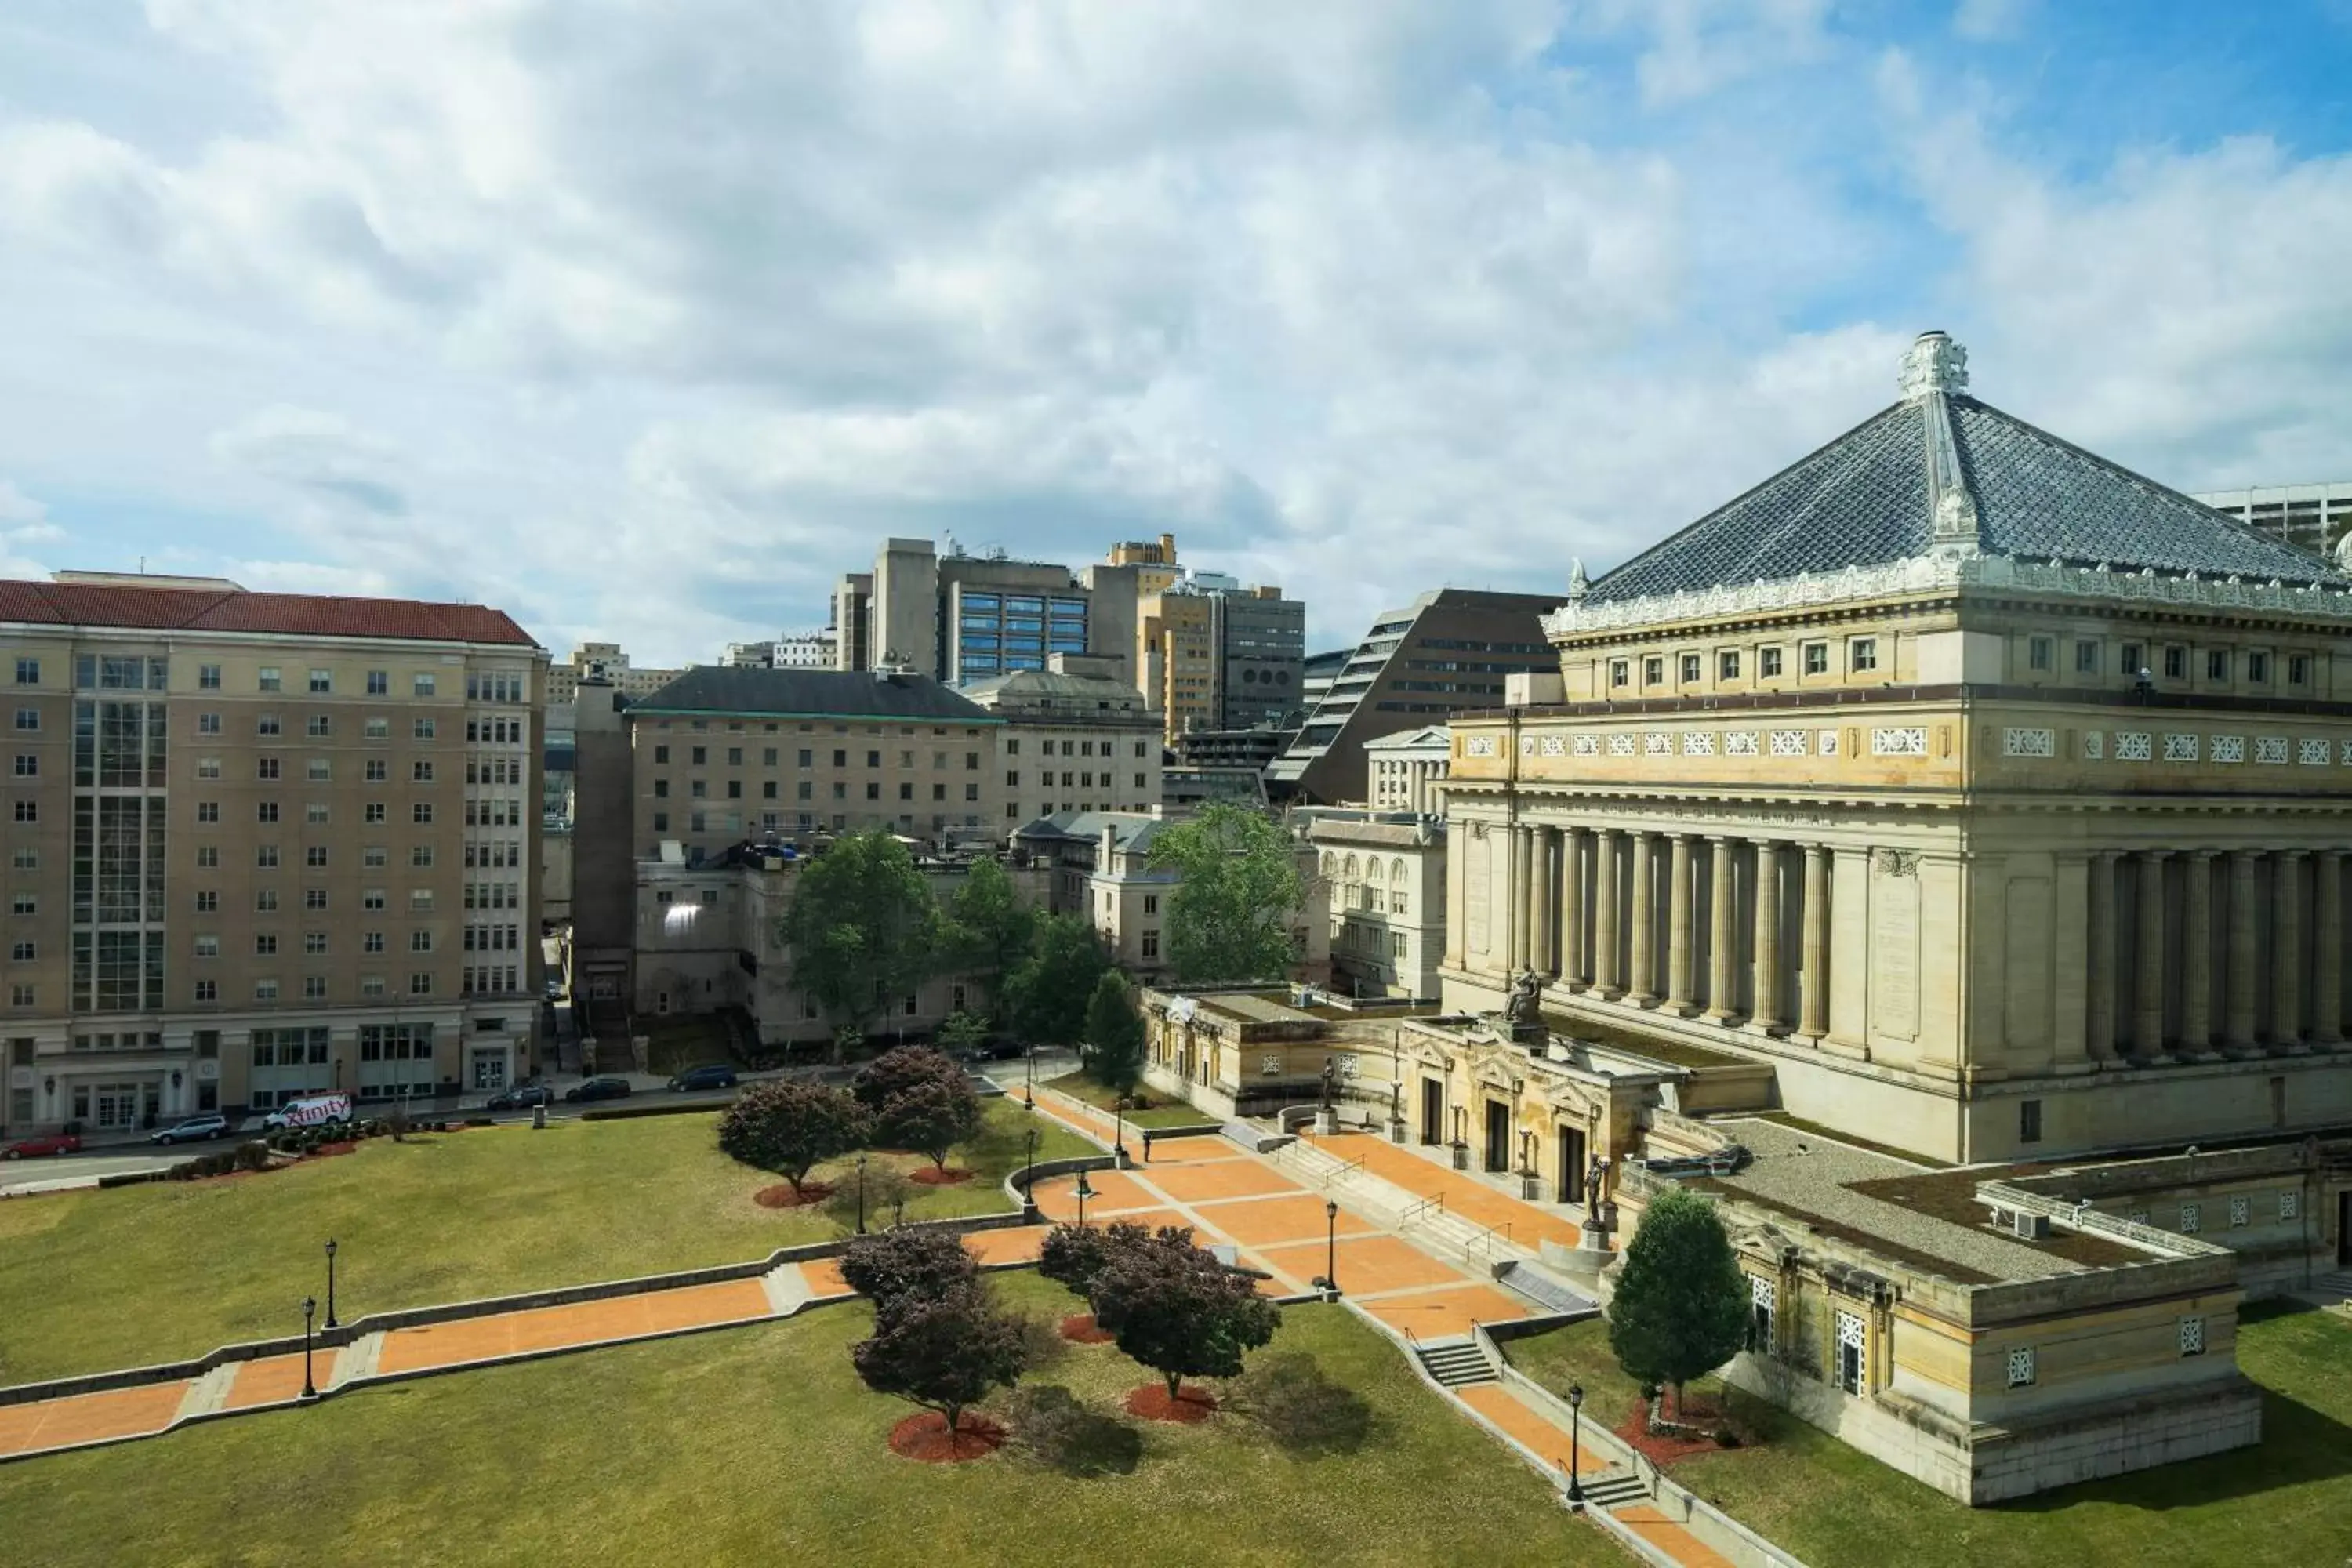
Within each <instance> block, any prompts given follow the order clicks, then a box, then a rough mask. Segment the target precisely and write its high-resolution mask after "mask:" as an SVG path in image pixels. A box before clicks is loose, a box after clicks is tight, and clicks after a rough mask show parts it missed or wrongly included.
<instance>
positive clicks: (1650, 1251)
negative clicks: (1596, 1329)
mask: <svg viewBox="0 0 2352 1568" xmlns="http://www.w3.org/2000/svg"><path fill="white" fill-rule="evenodd" d="M1747 1339H1748V1288H1747V1282H1746V1281H1745V1280H1744V1279H1742V1278H1741V1276H1740V1272H1739V1264H1738V1259H1737V1258H1734V1257H1733V1255H1732V1251H1731V1238H1730V1237H1728V1236H1727V1235H1725V1234H1724V1229H1723V1221H1722V1220H1720V1219H1718V1218H1717V1216H1716V1212H1715V1205H1712V1204H1710V1203H1708V1202H1707V1201H1706V1199H1705V1198H1702V1197H1700V1196H1699V1195H1698V1194H1696V1193H1694V1192H1691V1191H1689V1190H1688V1189H1686V1188H1684V1187H1678V1186H1677V1187H1668V1188H1667V1189H1666V1190H1665V1191H1664V1192H1662V1193H1660V1194H1658V1195H1657V1196H1656V1197H1654V1198H1653V1199H1651V1200H1650V1205H1649V1207H1648V1208H1646V1209H1644V1210H1643V1213H1642V1224H1641V1228H1640V1229H1638V1230H1636V1231H1635V1232H1634V1233H1633V1242H1632V1244H1631V1245H1630V1246H1628V1247H1626V1249H1625V1261H1624V1263H1623V1264H1622V1266H1621V1271H1620V1273H1619V1276H1618V1279H1617V1294H1616V1297H1615V1299H1614V1300H1612V1301H1611V1302H1610V1304H1609V1348H1610V1349H1611V1350H1612V1352H1615V1353H1616V1356H1617V1364H1618V1365H1620V1366H1622V1367H1623V1368H1624V1369H1625V1372H1626V1374H1627V1375H1628V1376H1630V1377H1633V1378H1634V1379H1635V1380H1636V1381H1638V1382H1641V1383H1643V1384H1665V1385H1667V1386H1670V1387H1672V1388H1673V1389H1674V1391H1675V1414H1676V1415H1680V1414H1681V1413H1682V1406H1683V1384H1685V1383H1687V1382H1689V1381H1690V1380H1691V1379H1692V1378H1694V1377H1703V1376H1705V1375H1706V1373H1710V1372H1713V1371H1714V1370H1715V1369H1716V1368H1717V1367H1719V1366H1721V1365H1722V1364H1723V1363H1725V1362H1727V1361H1729V1360H1730V1359H1731V1358H1732V1357H1733V1356H1735V1355H1737V1354H1738V1353H1739V1352H1740V1350H1741V1348H1742V1347H1743V1346H1744V1345H1745V1344H1746V1343H1747Z"/></svg>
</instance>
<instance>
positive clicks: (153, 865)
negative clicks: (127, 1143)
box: [0, 573, 548, 1131]
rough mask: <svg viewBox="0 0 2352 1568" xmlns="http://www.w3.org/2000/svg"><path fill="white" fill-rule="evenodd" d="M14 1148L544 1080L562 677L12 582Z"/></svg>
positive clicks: (504, 663) (381, 605)
mask: <svg viewBox="0 0 2352 1568" xmlns="http://www.w3.org/2000/svg"><path fill="white" fill-rule="evenodd" d="M0 644H5V653H0V671H5V679H7V680H8V681H9V688H8V689H9V692H10V694H11V696H12V698H13V700H12V701H11V702H10V703H9V704H8V706H9V708H10V710H11V721H10V730H9V735H10V739H11V741H12V742H13V744H12V746H11V748H10V750H11V752H13V754H14V762H13V765H12V767H11V770H10V773H9V775H8V778H7V786H8V787H7V794H8V796H9V805H8V811H9V830H8V864H7V867H6V869H5V878H6V897H7V900H8V901H7V905H6V910H5V920H6V926H7V942H8V954H7V960H8V962H7V965H6V973H5V978H0V985H5V993H0V1004H5V1006H0V1037H5V1058H6V1066H7V1079H6V1083H7V1094H6V1099H5V1102H0V1107H5V1122H6V1124H7V1126H8V1127H9V1129H10V1130H11V1131H15V1130H17V1129H21V1128H24V1127H26V1126H54V1125H57V1124H59V1123H63V1122H68V1121H73V1122H79V1123H80V1124H81V1125H82V1126H83V1127H84V1128H86V1129H90V1130H94V1131H111V1130H121V1129H131V1128H137V1127H142V1126H146V1125H149V1124H151V1123H152V1122H154V1121H159V1120H163V1119H166V1118H171V1117H175V1116H180V1115H184V1114H190V1113H194V1112H198V1111H204V1110H220V1111H223V1112H225V1113H228V1114H231V1115H236V1114H241V1113H242V1112H243V1111H244V1110H246V1109H247V1108H254V1109H259V1108H262V1107H267V1106H271V1105H275V1104H278V1103H279V1102H281V1101H282V1100H287V1099H290V1098H293V1097H295V1096H298V1095H300V1094H305V1093H313V1092H318V1091H322V1090H334V1089H343V1090H351V1091H353V1092H355V1093H356V1094H357V1095H358V1096H359V1098H360V1099H361V1100H393V1099H410V1098H416V1097H429V1096H434V1095H437V1094H454V1093H457V1092H458V1091H459V1090H460V1089H463V1090H467V1091H473V1090H479V1089H497V1088H500V1087H503V1086H504V1085H506V1084H508V1083H509V1082H511V1081H513V1080H514V1079H517V1078H520V1076H521V1075H522V1074H524V1073H525V1072H527V1071H529V1070H530V1067H531V1064H532V1049H531V1042H532V1030H533V1023H534V1018H535V1016H536V1012H537V1008H536V1005H535V998H536V995H537V992H538V986H539V976H538V970H539V962H540V961H539V942H538V936H539V909H540V888H539V885H538V877H539V872H538V868H539V864H540V855H539V836H540V823H541V784H540V768H541V762H540V743H541V722H542V721H541V712H542V708H541V703H542V699H543V696H544V690H545V686H546V677H547V668H548V666H547V655H546V652H545V650H543V649H542V648H541V647H538V646H537V645H536V644H535V643H533V642H532V640H531V638H530V637H529V636H528V635H527V634H525V633H524V632H523V630H522V629H521V628H520V626H517V625H516V624H515V623H514V621H513V620H511V619H510V618H509V617H508V616H506V615H504V614H502V613H501V612H499V611H497V610H494V609H488V608H485V607H483V606H481V605H443V604H425V603H420V602H417V601H413V600H389V599H353V598H331V597H324V596H319V595H296V594H257V593H247V592H246V591H245V590H244V589H242V588H240V587H238V586H237V585H236V584H234V583H230V582H227V581H225V580H222V579H216V578H162V577H144V576H127V575H120V576H119V575H111V574H96V573H60V574H58V576H57V579H56V580H55V581H52V582H47V583H38V582H8V583H0Z"/></svg>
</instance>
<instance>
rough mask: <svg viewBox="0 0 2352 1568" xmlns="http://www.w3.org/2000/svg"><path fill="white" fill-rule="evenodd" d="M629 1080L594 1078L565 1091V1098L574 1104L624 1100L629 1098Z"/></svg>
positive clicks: (584, 1080)
mask: <svg viewBox="0 0 2352 1568" xmlns="http://www.w3.org/2000/svg"><path fill="white" fill-rule="evenodd" d="M628 1092H629V1080H628V1079H625V1078H592V1079H583V1081H582V1082H579V1083H576V1084H574V1085H572V1087H571V1088H570V1089H565V1090H564V1091H563V1098H564V1099H565V1100H569V1101H571V1102H572V1103H574V1104H577V1103H579V1102H580V1101H582V1100H623V1099H625V1098H627V1096H628Z"/></svg>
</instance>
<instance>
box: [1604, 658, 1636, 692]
mask: <svg viewBox="0 0 2352 1568" xmlns="http://www.w3.org/2000/svg"><path fill="white" fill-rule="evenodd" d="M1632 680H1633V671H1632V668H1631V667H1630V665H1629V663H1628V661H1626V660H1624V659H1622V658H1612V659H1611V660H1610V661H1609V684H1610V685H1611V686H1612V687H1615V686H1625V685H1629V684H1630V683H1631V682H1632Z"/></svg>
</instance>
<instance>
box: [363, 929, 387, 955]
mask: <svg viewBox="0 0 2352 1568" xmlns="http://www.w3.org/2000/svg"><path fill="white" fill-rule="evenodd" d="M360 951H361V952H383V932H382V931H369V932H367V933H366V934H365V935H363V936H362V937H361V938H360Z"/></svg>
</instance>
